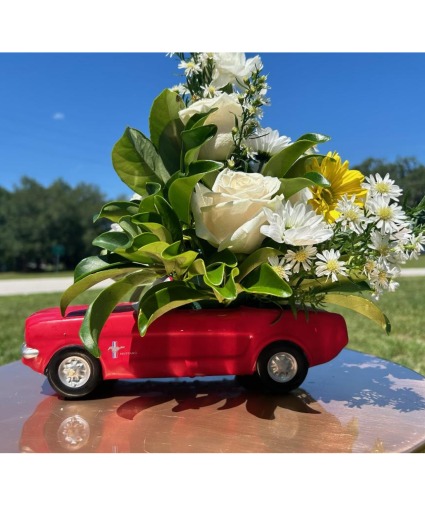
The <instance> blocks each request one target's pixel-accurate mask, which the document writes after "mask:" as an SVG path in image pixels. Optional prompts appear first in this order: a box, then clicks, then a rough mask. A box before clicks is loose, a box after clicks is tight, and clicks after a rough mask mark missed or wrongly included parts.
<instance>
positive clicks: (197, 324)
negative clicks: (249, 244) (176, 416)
mask: <svg viewBox="0 0 425 515" xmlns="http://www.w3.org/2000/svg"><path fill="white" fill-rule="evenodd" d="M86 309H87V306H73V307H70V308H68V310H67V312H66V314H65V316H64V317H63V316H62V315H61V313H60V309H59V308H49V309H45V310H42V311H39V312H37V313H34V314H33V315H31V316H30V317H28V318H27V320H26V324H25V343H24V344H23V347H22V362H23V363H24V364H25V365H27V366H29V367H30V368H32V369H33V370H35V371H36V372H39V373H42V374H45V375H46V376H47V378H48V380H49V383H50V384H51V386H52V387H53V389H54V390H55V391H56V392H57V393H58V394H59V395H60V396H62V397H65V398H82V397H85V396H87V395H88V394H90V393H91V392H93V391H94V390H95V389H96V388H97V387H99V386H100V385H101V384H102V383H103V382H104V381H108V380H111V379H138V378H152V379H153V378H165V377H197V376H222V375H234V376H236V377H237V379H238V380H239V381H240V383H241V384H242V385H244V386H253V385H255V386H256V387H259V388H263V389H265V390H267V391H270V392H276V393H286V392H289V391H291V390H293V389H295V388H297V387H299V386H300V385H301V384H302V383H303V381H304V379H305V378H306V375H307V372H308V369H309V367H312V366H315V365H320V364H322V363H326V362H328V361H330V360H332V359H333V358H335V357H336V356H337V355H338V354H339V352H340V351H341V350H342V349H343V348H344V347H345V346H346V345H347V343H348V335H347V328H346V324H345V320H344V318H343V317H342V316H341V315H338V314H335V313H329V312H326V311H308V312H305V311H299V312H297V313H295V314H294V313H293V312H292V311H290V310H289V309H280V308H279V307H273V308H270V307H267V308H263V307H252V306H243V305H242V306H236V307H227V308H222V307H209V308H201V309H199V305H198V304H195V305H191V306H190V307H182V308H178V309H174V310H171V311H169V312H168V313H166V314H164V315H163V316H161V317H160V318H159V319H158V320H156V321H155V322H153V323H152V324H151V326H150V327H149V329H148V331H147V333H146V335H145V336H143V337H142V336H140V334H139V331H138V326H137V312H136V310H135V309H134V306H133V304H131V303H123V304H120V305H118V306H117V307H116V309H115V310H114V311H113V312H112V314H111V315H110V317H109V318H108V320H107V322H106V324H105V326H104V327H103V329H102V332H101V335H100V337H99V350H100V358H96V357H94V356H93V355H92V354H91V353H90V352H89V351H88V350H87V349H86V348H85V347H84V346H83V344H82V343H81V340H80V337H79V331H80V327H81V324H82V321H83V318H84V315H85V312H86Z"/></svg>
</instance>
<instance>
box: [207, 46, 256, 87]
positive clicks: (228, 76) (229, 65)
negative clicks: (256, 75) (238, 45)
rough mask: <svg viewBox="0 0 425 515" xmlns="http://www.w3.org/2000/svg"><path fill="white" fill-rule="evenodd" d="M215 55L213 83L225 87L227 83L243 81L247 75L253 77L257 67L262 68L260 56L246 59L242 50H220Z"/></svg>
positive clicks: (215, 85)
mask: <svg viewBox="0 0 425 515" xmlns="http://www.w3.org/2000/svg"><path fill="white" fill-rule="evenodd" d="M213 57H214V74H213V78H212V82H211V85H212V86H214V87H215V88H218V89H219V88H224V86H226V85H227V84H236V85H237V83H238V82H242V81H243V79H244V78H245V77H248V78H249V77H251V75H252V72H254V71H255V69H256V68H258V69H261V68H262V63H261V58H260V56H258V55H257V56H255V57H252V58H251V59H248V60H246V59H245V54H244V53H242V52H218V53H215V54H214V55H213Z"/></svg>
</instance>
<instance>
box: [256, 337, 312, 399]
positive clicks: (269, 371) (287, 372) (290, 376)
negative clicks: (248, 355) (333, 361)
mask: <svg viewBox="0 0 425 515" xmlns="http://www.w3.org/2000/svg"><path fill="white" fill-rule="evenodd" d="M307 372H308V362H307V359H306V357H305V356H304V353H303V352H302V350H301V349H300V348H298V347H297V346H296V345H294V344H292V343H289V342H276V343H273V344H271V345H269V346H268V347H266V348H265V349H263V351H262V352H261V353H260V355H259V357H258V360H257V373H258V375H259V377H260V379H261V381H262V382H263V384H264V386H265V387H266V388H267V389H269V390H271V391H273V392H276V393H287V392H290V391H291V390H294V389H295V388H298V386H300V385H301V383H302V382H303V381H304V379H305V378H306V376H307Z"/></svg>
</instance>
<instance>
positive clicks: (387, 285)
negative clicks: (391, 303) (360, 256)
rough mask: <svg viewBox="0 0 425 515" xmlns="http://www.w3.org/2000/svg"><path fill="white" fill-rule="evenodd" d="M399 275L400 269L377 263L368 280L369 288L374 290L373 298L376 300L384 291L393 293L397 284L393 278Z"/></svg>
mask: <svg viewBox="0 0 425 515" xmlns="http://www.w3.org/2000/svg"><path fill="white" fill-rule="evenodd" d="M399 274H400V269H399V268H397V267H393V268H390V267H389V266H387V265H384V264H380V263H377V265H376V267H375V268H374V269H373V270H372V271H371V272H370V274H369V276H368V279H369V284H370V286H371V288H372V289H373V290H374V293H373V296H374V297H375V299H376V300H378V299H379V296H380V295H381V294H382V293H383V292H384V291H389V292H393V291H395V290H396V289H397V288H398V286H399V283H398V282H396V281H394V280H393V278H394V277H397V276H398V275H399Z"/></svg>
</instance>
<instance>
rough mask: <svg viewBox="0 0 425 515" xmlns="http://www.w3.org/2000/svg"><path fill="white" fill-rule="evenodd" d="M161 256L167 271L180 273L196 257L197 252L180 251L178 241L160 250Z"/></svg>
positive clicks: (182, 272)
mask: <svg viewBox="0 0 425 515" xmlns="http://www.w3.org/2000/svg"><path fill="white" fill-rule="evenodd" d="M161 257H162V259H163V262H164V265H165V268H166V270H167V272H168V273H170V274H172V273H176V274H178V275H182V274H184V273H185V272H186V270H187V269H188V268H189V267H190V265H191V264H192V263H193V262H194V261H195V259H196V258H197V257H198V253H197V252H195V251H193V250H187V251H185V252H180V242H175V243H173V244H172V245H168V247H167V248H166V249H164V250H163V251H162V253H161Z"/></svg>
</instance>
